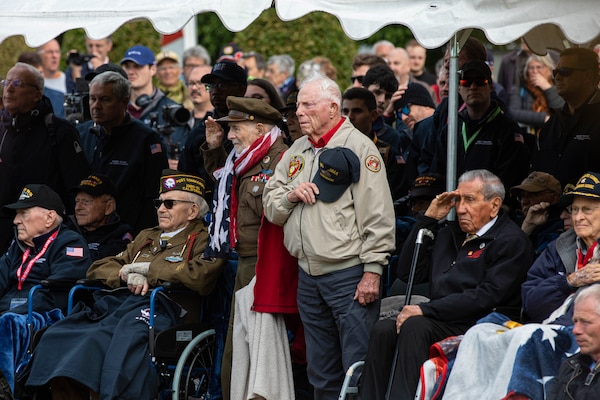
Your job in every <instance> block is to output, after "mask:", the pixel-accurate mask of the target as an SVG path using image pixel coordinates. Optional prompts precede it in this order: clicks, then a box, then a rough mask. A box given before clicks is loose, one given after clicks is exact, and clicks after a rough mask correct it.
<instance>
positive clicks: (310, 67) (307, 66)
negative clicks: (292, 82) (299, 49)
mask: <svg viewBox="0 0 600 400" xmlns="http://www.w3.org/2000/svg"><path fill="white" fill-rule="evenodd" d="M312 72H318V73H321V64H319V63H318V62H316V61H315V60H312V59H311V60H306V61H304V62H303V63H302V64H300V66H299V67H298V71H297V72H296V84H297V85H302V82H304V80H305V79H306V77H308V76H309V75H310V74H311V73H312Z"/></svg>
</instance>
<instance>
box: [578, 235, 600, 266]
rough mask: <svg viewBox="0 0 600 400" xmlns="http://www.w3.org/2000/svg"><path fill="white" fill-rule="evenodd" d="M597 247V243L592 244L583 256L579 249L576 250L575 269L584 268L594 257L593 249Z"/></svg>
mask: <svg viewBox="0 0 600 400" xmlns="http://www.w3.org/2000/svg"><path fill="white" fill-rule="evenodd" d="M597 245H598V242H597V241H596V242H594V244H593V245H591V246H590V248H589V249H587V252H586V253H585V255H583V252H582V251H581V249H577V269H578V270H580V269H581V268H583V267H585V266H586V265H587V263H589V262H590V258H592V257H593V256H594V249H595V248H596V246H597Z"/></svg>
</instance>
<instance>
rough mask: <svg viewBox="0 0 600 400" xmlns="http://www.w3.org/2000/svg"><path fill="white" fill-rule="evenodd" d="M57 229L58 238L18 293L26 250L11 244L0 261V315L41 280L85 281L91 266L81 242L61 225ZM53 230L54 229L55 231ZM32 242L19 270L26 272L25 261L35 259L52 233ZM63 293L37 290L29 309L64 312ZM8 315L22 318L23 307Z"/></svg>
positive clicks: (41, 257)
mask: <svg viewBox="0 0 600 400" xmlns="http://www.w3.org/2000/svg"><path fill="white" fill-rule="evenodd" d="M57 229H58V235H57V236H56V238H55V239H54V240H53V241H52V242H51V243H50V245H49V246H48V248H47V249H46V251H45V253H42V255H41V256H40V257H39V258H38V260H37V261H36V262H35V264H33V267H32V268H31V270H30V272H29V274H28V275H27V279H25V282H23V286H22V288H21V290H19V289H18V286H17V284H18V281H17V269H18V268H19V267H20V266H21V263H22V260H23V253H24V251H26V249H27V246H26V245H25V244H24V243H21V242H20V241H15V242H13V244H12V245H11V246H10V248H9V249H8V252H6V254H4V255H3V256H2V258H0V311H2V312H3V311H7V310H8V309H9V308H10V305H11V301H12V300H13V299H14V298H27V295H28V293H29V289H31V287H33V286H35V285H37V284H39V283H40V282H41V281H42V280H44V279H70V280H73V281H75V280H77V279H83V278H85V273H86V271H87V269H88V267H89V266H90V264H91V263H92V260H91V259H90V256H89V253H88V250H87V246H86V244H85V241H84V240H83V238H82V237H81V236H80V235H78V234H77V233H75V232H73V231H72V230H70V229H69V228H67V227H66V226H65V225H61V226H60V227H59V228H57ZM55 230H56V229H55ZM55 230H52V231H51V232H50V233H48V234H45V235H42V236H39V237H37V238H34V240H33V242H34V247H33V248H31V249H30V255H29V257H28V258H27V261H26V262H25V265H24V266H23V268H22V269H21V270H22V271H23V272H24V271H25V270H26V266H27V263H28V262H29V260H32V259H33V258H35V256H36V255H38V254H39V253H40V251H41V250H42V249H43V247H44V244H45V243H46V240H47V239H48V237H49V236H50V235H51V234H52V233H53V232H54V231H55ZM66 301H67V293H66V292H65V293H53V292H50V291H48V290H46V289H43V290H39V291H37V292H36V294H35V295H34V297H33V309H34V310H35V311H37V312H43V311H49V310H51V309H53V308H55V307H60V308H62V309H65V308H66ZM11 311H12V312H16V313H20V314H25V313H27V305H26V304H24V305H20V306H18V307H17V308H13V309H11Z"/></svg>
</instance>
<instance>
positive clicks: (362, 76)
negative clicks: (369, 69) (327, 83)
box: [350, 75, 365, 85]
mask: <svg viewBox="0 0 600 400" xmlns="http://www.w3.org/2000/svg"><path fill="white" fill-rule="evenodd" d="M364 77H365V76H364V75H360V76H351V77H350V82H352V83H353V84H354V82H356V81H358V83H360V84H361V85H362V83H363V78H364Z"/></svg>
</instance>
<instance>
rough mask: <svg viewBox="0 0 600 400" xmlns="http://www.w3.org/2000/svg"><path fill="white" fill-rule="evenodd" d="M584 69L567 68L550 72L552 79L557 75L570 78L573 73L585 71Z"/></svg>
mask: <svg viewBox="0 0 600 400" xmlns="http://www.w3.org/2000/svg"><path fill="white" fill-rule="evenodd" d="M585 70H586V68H569V67H561V68H556V69H553V70H552V77H554V78H556V76H557V75H560V76H571V74H573V72H575V71H585Z"/></svg>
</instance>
